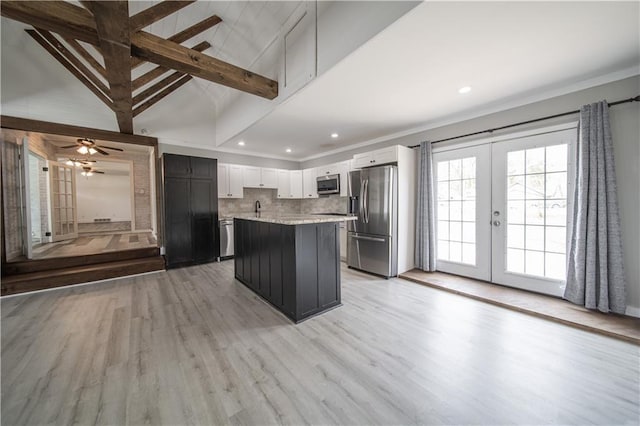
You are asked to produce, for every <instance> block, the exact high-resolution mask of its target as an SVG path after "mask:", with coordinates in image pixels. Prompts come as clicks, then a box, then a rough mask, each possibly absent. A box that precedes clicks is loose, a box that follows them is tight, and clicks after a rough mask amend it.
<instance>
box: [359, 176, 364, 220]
mask: <svg viewBox="0 0 640 426" xmlns="http://www.w3.org/2000/svg"><path fill="white" fill-rule="evenodd" d="M358 204H359V205H360V211H359V212H358V218H359V220H362V221H363V222H364V181H360V202H359V203H358Z"/></svg>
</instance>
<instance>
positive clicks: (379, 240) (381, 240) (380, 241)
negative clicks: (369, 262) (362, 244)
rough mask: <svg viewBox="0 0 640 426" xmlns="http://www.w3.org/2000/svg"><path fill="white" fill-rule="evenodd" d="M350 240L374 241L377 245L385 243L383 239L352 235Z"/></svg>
mask: <svg viewBox="0 0 640 426" xmlns="http://www.w3.org/2000/svg"><path fill="white" fill-rule="evenodd" d="M351 238H353V239H354V240H366V241H376V242H378V243H384V242H385V241H386V240H385V239H384V238H375V237H365V236H362V235H352V236H351Z"/></svg>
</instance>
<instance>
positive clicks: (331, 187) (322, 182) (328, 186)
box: [317, 175, 340, 195]
mask: <svg viewBox="0 0 640 426" xmlns="http://www.w3.org/2000/svg"><path fill="white" fill-rule="evenodd" d="M317 182H318V195H328V194H339V193H340V175H327V176H320V177H319V178H317Z"/></svg>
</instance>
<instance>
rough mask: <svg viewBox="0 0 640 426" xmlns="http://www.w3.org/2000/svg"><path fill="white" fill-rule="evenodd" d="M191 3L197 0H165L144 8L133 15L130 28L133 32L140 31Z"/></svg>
mask: <svg viewBox="0 0 640 426" xmlns="http://www.w3.org/2000/svg"><path fill="white" fill-rule="evenodd" d="M191 3H195V0H188V1H187V0H181V1H172V0H165V1H163V2H160V3H157V4H154V5H153V6H151V7H149V8H147V9H145V10H143V11H142V12H139V13H136V14H135V15H133V16H132V17H131V19H130V21H129V29H130V30H131V32H132V33H135V32H136V31H139V30H141V29H143V28H145V27H148V26H149V25H151V24H153V23H154V22H156V21H159V20H161V19H162V18H165V17H167V16H169V15H171V14H172V13H175V12H177V11H179V10H180V9H182V8H183V7H187V6H189V5H190V4H191Z"/></svg>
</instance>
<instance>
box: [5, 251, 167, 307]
mask: <svg viewBox="0 0 640 426" xmlns="http://www.w3.org/2000/svg"><path fill="white" fill-rule="evenodd" d="M164 269H165V262H164V258H163V257H162V256H160V249H159V248H157V247H148V248H142V249H134V250H122V251H118V252H113V253H101V254H93V255H87V256H74V257H59V258H54V259H41V260H26V261H21V262H12V263H5V264H3V265H2V286H1V287H2V296H6V295H9V294H17V293H24V292H27V291H34V290H43V289H47V288H54V287H62V286H66V285H71V284H79V283H85V282H90V281H98V280H104V279H109V278H117V277H123V276H127V275H134V274H141V273H144V272H152V271H161V270H164Z"/></svg>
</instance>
